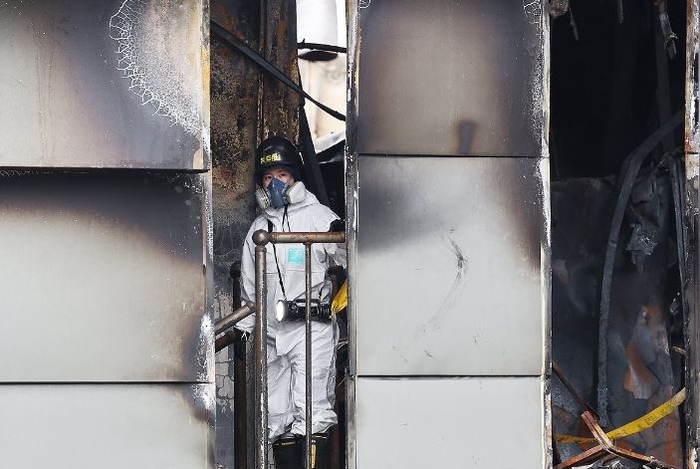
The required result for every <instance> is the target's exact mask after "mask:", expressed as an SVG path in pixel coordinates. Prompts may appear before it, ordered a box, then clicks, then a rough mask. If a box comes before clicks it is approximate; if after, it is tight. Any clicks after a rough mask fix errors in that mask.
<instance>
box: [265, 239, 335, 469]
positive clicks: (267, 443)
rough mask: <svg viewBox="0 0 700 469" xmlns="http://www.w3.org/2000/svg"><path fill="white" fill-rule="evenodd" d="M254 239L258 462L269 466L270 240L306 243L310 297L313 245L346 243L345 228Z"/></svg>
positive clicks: (308, 327)
mask: <svg viewBox="0 0 700 469" xmlns="http://www.w3.org/2000/svg"><path fill="white" fill-rule="evenodd" d="M253 242H254V243H255V336H254V347H255V398H256V404H257V406H256V409H255V417H256V419H255V441H256V444H257V446H256V451H255V466H256V468H258V469H267V467H268V451H269V442H268V434H267V420H268V407H267V280H266V279H267V276H266V272H265V266H266V265H267V260H266V256H267V248H266V245H267V243H270V242H271V243H275V244H285V243H303V244H304V247H305V248H306V255H305V261H306V265H305V270H306V298H311V245H312V244H314V243H344V242H345V233H343V232H326V233H318V232H296V233H294V232H291V233H290V232H272V233H270V232H268V231H265V230H258V231H256V232H255V233H253ZM305 303H306V318H305V321H306V364H305V365H306V448H305V451H306V455H305V456H306V467H307V468H309V467H311V433H312V431H311V430H312V428H313V421H312V404H313V402H312V393H311V385H312V376H311V371H312V370H311V302H310V301H306V302H305Z"/></svg>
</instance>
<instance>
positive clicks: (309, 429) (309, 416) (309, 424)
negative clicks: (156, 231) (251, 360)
mask: <svg viewBox="0 0 700 469" xmlns="http://www.w3.org/2000/svg"><path fill="white" fill-rule="evenodd" d="M304 248H305V249H306V252H305V254H306V257H305V259H304V260H305V268H306V272H305V273H306V293H305V295H306V298H305V301H306V318H305V322H306V357H305V358H306V360H305V367H306V368H305V370H306V445H305V447H304V451H305V455H304V456H305V460H306V467H307V468H310V467H313V466H312V465H311V434H312V433H313V408H312V406H313V401H312V398H313V394H312V389H311V386H312V384H313V381H312V376H311V372H312V370H311V301H310V298H311V242H306V243H304Z"/></svg>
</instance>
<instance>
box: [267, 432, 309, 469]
mask: <svg viewBox="0 0 700 469" xmlns="http://www.w3.org/2000/svg"><path fill="white" fill-rule="evenodd" d="M272 453H273V455H274V457H275V468H276V469H302V468H303V467H304V463H303V461H304V453H303V451H302V444H301V440H300V439H299V437H298V436H283V437H280V438H279V439H278V440H277V441H275V442H274V443H272Z"/></svg>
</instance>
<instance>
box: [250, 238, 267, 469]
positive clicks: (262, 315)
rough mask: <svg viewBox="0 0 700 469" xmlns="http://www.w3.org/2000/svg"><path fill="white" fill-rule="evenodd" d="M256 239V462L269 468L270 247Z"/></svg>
mask: <svg viewBox="0 0 700 469" xmlns="http://www.w3.org/2000/svg"><path fill="white" fill-rule="evenodd" d="M253 240H254V241H255V245H256V246H255V398H256V400H257V405H256V409H255V417H256V418H255V445H256V446H255V463H256V467H257V469H267V467H268V451H269V442H268V430H267V420H268V407H267V278H266V277H267V276H266V275H265V265H266V262H267V259H266V257H267V248H266V246H265V244H267V241H265V242H263V239H262V237H257V238H256V237H253Z"/></svg>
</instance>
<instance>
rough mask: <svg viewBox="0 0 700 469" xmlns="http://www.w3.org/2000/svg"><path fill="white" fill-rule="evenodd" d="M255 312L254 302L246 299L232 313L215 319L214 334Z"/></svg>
mask: <svg viewBox="0 0 700 469" xmlns="http://www.w3.org/2000/svg"><path fill="white" fill-rule="evenodd" d="M254 312H255V303H252V302H250V301H248V302H247V303H246V304H244V305H243V306H241V307H240V308H238V309H237V310H236V311H234V312H233V313H231V314H229V315H228V316H226V317H223V318H221V319H219V320H218V321H216V323H215V324H214V335H219V334H221V333H222V332H224V331H225V330H226V329H228V328H229V327H231V326H234V325H236V323H238V322H239V321H241V320H243V319H245V318H247V317H248V316H250V315H251V314H253V313H254Z"/></svg>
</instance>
